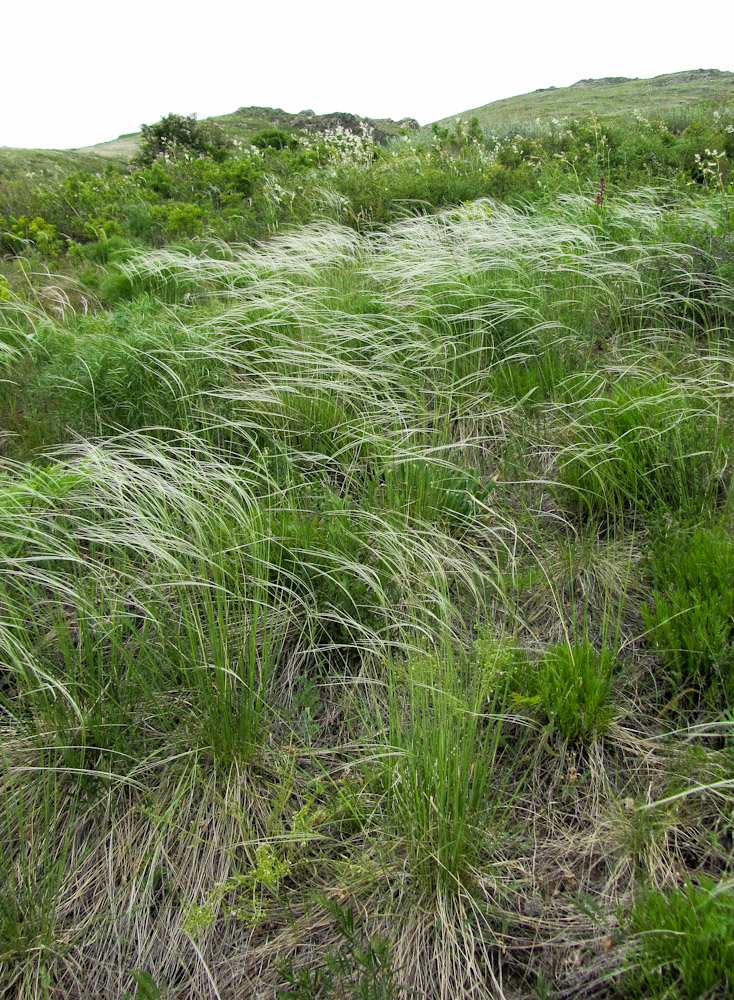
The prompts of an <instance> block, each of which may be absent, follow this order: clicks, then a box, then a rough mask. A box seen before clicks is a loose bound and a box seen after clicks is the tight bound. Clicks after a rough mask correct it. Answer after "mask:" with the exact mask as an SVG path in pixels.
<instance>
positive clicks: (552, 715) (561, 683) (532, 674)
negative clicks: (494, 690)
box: [510, 639, 616, 742]
mask: <svg viewBox="0 0 734 1000" xmlns="http://www.w3.org/2000/svg"><path fill="white" fill-rule="evenodd" d="M615 667H616V659H615V657H614V655H613V654H612V653H611V652H610V651H609V650H606V649H605V650H602V651H601V652H598V651H597V650H596V649H594V647H593V646H592V645H591V643H589V642H588V641H587V640H586V639H583V640H581V641H580V642H574V643H573V644H566V643H559V644H558V645H555V646H549V647H548V648H547V649H546V651H545V653H544V654H543V656H542V657H541V658H540V660H538V662H537V663H531V662H527V661H526V662H523V660H522V659H521V660H520V661H519V663H518V664H516V665H515V667H514V669H513V670H512V671H511V675H510V676H511V680H510V703H513V702H514V703H515V704H516V705H518V706H524V707H525V708H530V709H532V708H533V707H534V706H536V705H537V706H538V708H539V709H540V710H541V711H542V715H543V719H544V721H545V723H546V724H547V725H548V726H550V728H551V730H552V731H553V732H556V733H558V734H559V735H560V736H561V737H562V738H563V739H565V740H568V741H569V742H586V741H588V740H592V739H598V738H599V737H601V736H603V735H604V733H605V732H606V730H607V728H608V726H609V722H610V721H611V718H612V706H611V703H610V698H611V690H612V678H613V676H614V671H615Z"/></svg>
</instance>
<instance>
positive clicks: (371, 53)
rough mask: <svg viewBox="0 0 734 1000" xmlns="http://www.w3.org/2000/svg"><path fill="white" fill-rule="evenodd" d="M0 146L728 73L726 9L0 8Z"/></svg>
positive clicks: (162, 0) (531, 4)
mask: <svg viewBox="0 0 734 1000" xmlns="http://www.w3.org/2000/svg"><path fill="white" fill-rule="evenodd" d="M0 12H1V14H2V17H1V18H0V23H1V24H2V29H3V37H4V42H3V47H2V63H1V65H2V70H3V72H2V76H3V84H4V86H3V92H4V94H3V97H2V99H1V100H0V146H3V145H4V146H27V147H43V148H59V149H64V148H70V147H77V146H86V145H91V144H94V143H97V142H103V141H105V140H108V139H113V138H116V137H117V136H118V135H121V134H124V133H127V132H137V131H138V130H139V128H140V125H141V123H142V122H146V123H152V122H155V121H157V120H158V119H159V118H161V117H162V116H163V115H165V114H168V113H169V112H171V111H173V112H176V113H178V114H191V113H192V112H193V113H196V114H198V116H199V117H200V118H204V117H207V116H209V115H221V114H227V113H229V112H231V111H235V110H236V109H237V108H239V107H244V106H249V105H262V106H267V107H280V108H283V109H284V110H285V111H289V112H298V111H301V110H304V109H306V108H311V109H312V110H313V111H315V112H316V113H317V114H325V113H327V112H331V111H349V112H352V113H355V114H359V115H363V116H368V117H373V118H395V119H400V118H403V117H406V116H410V117H412V118H417V119H418V121H419V122H420V123H421V124H427V123H428V122H432V121H435V120H437V119H439V118H443V117H447V116H449V115H453V114H458V113H460V112H462V111H466V110H468V109H470V108H475V107H478V106H481V105H483V104H488V103H489V102H490V101H495V100H499V99H501V98H503V97H512V96H514V95H516V94H523V93H528V92H529V91H532V90H535V89H536V88H539V87H549V86H556V87H563V86H568V85H570V84H572V83H575V82H576V80H579V79H583V78H587V77H601V76H629V77H650V76H656V75H658V74H662V73H670V72H676V71H678V70H686V69H699V68H704V69H711V68H713V69H722V70H734V48H732V45H731V39H732V37H733V36H734V3H733V2H731V0H707V2H706V3H705V4H695V5H694V4H692V3H690V2H687V3H685V4H679V5H677V6H674V5H673V4H671V3H670V2H669V0H668V2H665V3H663V2H660V0H614V2H613V3H609V2H607V3H594V2H590V0H583V2H582V0H555V2H552V3H551V2H545V3H540V2H537V0H519V2H514V3H513V2H511V0H499V2H498V0H484V2H477V3H469V2H467V0H444V2H442V3H435V2H433V0H423V2H421V3H417V2H415V0H411V2H405V0H372V2H370V3H354V2H352V3H350V2H348V0H312V2H310V3H306V2H294V0H271V2H270V3H265V2H259V3H252V2H249V0H245V2H240V3H237V2H234V3H222V2H220V0H207V2H202V0H200V2H198V3H188V2H186V0H178V2H176V3H172V2H170V0H125V2H124V3H116V4H115V3H110V2H109V0H107V2H105V0H66V2H64V0H55V2H53V3H51V2H48V0H34V2H33V3H22V2H20V0H16V2H12V0H4V2H3V3H2V6H0Z"/></svg>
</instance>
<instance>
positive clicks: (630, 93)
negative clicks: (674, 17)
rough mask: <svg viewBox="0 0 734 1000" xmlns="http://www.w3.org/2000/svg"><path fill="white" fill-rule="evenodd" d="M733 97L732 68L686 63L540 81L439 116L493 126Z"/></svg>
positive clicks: (654, 109) (668, 107)
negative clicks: (635, 73) (661, 70)
mask: <svg viewBox="0 0 734 1000" xmlns="http://www.w3.org/2000/svg"><path fill="white" fill-rule="evenodd" d="M733 98H734V73H730V72H725V71H722V70H718V69H691V70H683V71H681V72H679V73H665V74H663V75H662V76H655V77H652V78H650V79H646V80H641V79H638V78H636V77H632V78H631V77H625V76H604V77H599V78H597V79H588V80H577V82H576V83H574V84H571V86H570V87H543V88H540V89H538V90H535V91H533V92H532V93H529V94H521V95H519V96H517V97H508V98H505V99H503V100H500V101H492V102H491V103H490V104H483V105H481V106H480V107H477V108H471V109H470V110H468V111H461V112H459V113H458V114H455V115H451V116H450V117H448V118H442V119H440V120H439V121H438V122H437V124H438V125H443V126H447V125H454V124H455V123H456V122H457V121H461V120H463V121H468V120H469V119H470V118H472V117H474V116H476V117H477V118H478V119H479V124H480V125H481V126H482V128H485V129H493V128H502V127H506V126H508V125H511V124H512V123H514V122H517V123H521V122H528V121H533V120H535V119H536V118H539V119H540V120H541V121H549V120H550V119H551V118H563V117H572V118H575V117H583V116H585V115H592V114H593V115H597V116H600V117H601V116H604V115H612V114H620V113H624V112H628V111H634V110H637V111H641V112H643V113H647V114H654V113H655V112H658V113H662V112H663V111H669V110H671V109H673V108H676V107H682V106H685V105H687V104H695V103H697V102H699V101H705V100H719V99H722V100H727V99H729V100H731V99H733Z"/></svg>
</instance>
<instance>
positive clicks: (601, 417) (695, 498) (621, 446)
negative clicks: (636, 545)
mask: <svg viewBox="0 0 734 1000" xmlns="http://www.w3.org/2000/svg"><path fill="white" fill-rule="evenodd" d="M573 433H574V435H575V436H577V443H574V444H573V445H572V446H570V447H569V448H568V449H567V450H566V451H565V452H564V453H562V455H561V457H560V460H559V466H560V472H559V478H560V481H561V482H562V483H564V484H565V485H566V486H569V487H571V488H572V490H573V491H574V492H575V495H576V497H577V498H578V502H579V503H580V504H581V506H582V507H585V508H586V509H587V510H589V511H590V512H591V513H592V514H596V515H599V514H604V513H608V512H614V511H620V510H625V509H626V510H630V509H637V510H644V511H655V510H670V511H675V512H679V511H691V510H696V509H700V507H701V506H702V505H705V504H707V503H711V502H712V501H713V500H715V498H716V496H717V493H718V490H719V488H720V477H721V476H722V475H723V470H724V469H725V467H726V454H727V448H728V444H729V434H728V431H727V429H726V426H725V425H724V424H723V422H722V420H721V418H720V415H719V412H718V406H717V404H716V401H715V400H710V399H707V398H706V396H705V395H704V394H702V393H700V391H697V387H696V386H695V385H691V386H687V385H686V384H685V383H684V382H683V381H681V382H678V383H676V382H673V381H668V380H650V381H645V382H641V381H636V382H627V383H622V384H619V385H615V386H613V387H612V388H611V389H610V390H609V391H604V390H602V392H600V393H599V395H598V396H593V397H591V398H589V399H587V401H586V402H585V403H584V404H583V407H582V409H581V413H580V414H579V416H578V417H577V418H576V419H575V420H574V431H573Z"/></svg>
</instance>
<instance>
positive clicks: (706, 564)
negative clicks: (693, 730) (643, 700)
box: [642, 525, 734, 709]
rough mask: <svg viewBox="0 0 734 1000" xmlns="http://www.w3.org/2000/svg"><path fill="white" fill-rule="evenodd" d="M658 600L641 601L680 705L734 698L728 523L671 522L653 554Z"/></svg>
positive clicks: (733, 548)
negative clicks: (674, 526) (679, 524)
mask: <svg viewBox="0 0 734 1000" xmlns="http://www.w3.org/2000/svg"><path fill="white" fill-rule="evenodd" d="M649 568H650V572H651V575H652V581H653V593H652V601H651V602H650V603H649V604H647V605H645V606H644V607H643V609H642V614H643V618H644V621H645V625H646V627H647V629H648V630H649V639H650V641H651V642H652V643H653V644H654V646H655V648H656V650H657V651H658V655H659V657H660V660H661V663H662V666H663V670H664V676H665V678H666V681H667V692H668V695H671V694H672V696H673V697H674V699H675V703H676V704H677V705H678V707H680V708H686V707H687V708H692V707H695V706H696V705H699V704H703V705H706V706H707V707H708V708H710V709H721V708H725V707H727V706H728V705H730V704H731V702H732V699H733V698H734V646H733V642H734V591H732V579H734V543H732V539H731V537H730V535H729V532H728V531H727V529H726V528H725V527H724V526H723V525H718V526H715V527H698V528H694V529H692V530H684V529H680V528H678V529H671V530H670V531H669V532H667V533H666V534H665V535H663V536H662V538H660V540H659V542H658V543H657V544H656V545H654V547H653V548H652V552H651V553H650V557H649Z"/></svg>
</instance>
